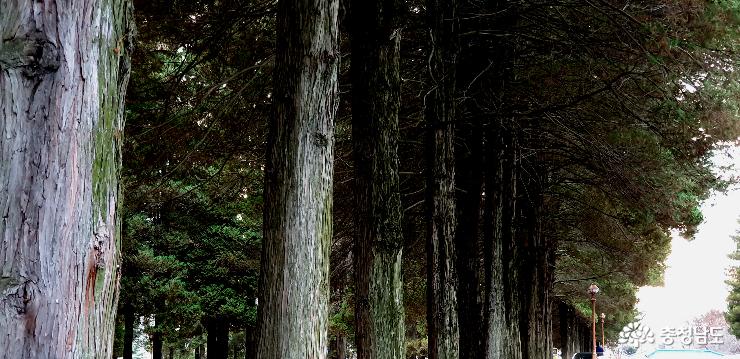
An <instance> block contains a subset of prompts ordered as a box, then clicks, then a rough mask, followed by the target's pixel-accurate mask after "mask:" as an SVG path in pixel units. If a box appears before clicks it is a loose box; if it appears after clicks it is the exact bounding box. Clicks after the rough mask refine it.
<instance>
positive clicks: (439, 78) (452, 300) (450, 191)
mask: <svg viewBox="0 0 740 359" xmlns="http://www.w3.org/2000/svg"><path fill="white" fill-rule="evenodd" d="M456 8H457V2H456V1H455V0H428V1H427V11H428V13H429V14H428V15H429V23H430V28H431V46H432V48H431V51H430V53H431V57H430V68H429V72H430V77H431V80H432V84H433V88H432V90H431V92H430V94H429V95H428V96H427V98H426V118H427V126H428V129H427V132H428V140H427V163H428V164H427V167H428V173H427V181H428V185H427V195H428V200H427V207H428V208H427V211H428V213H427V215H428V219H427V223H428V224H427V225H428V229H427V276H428V280H427V316H428V318H427V327H428V338H429V357H430V358H432V359H447V358H458V356H459V345H460V344H459V338H460V333H459V325H458V317H457V274H456V270H455V267H456V263H455V261H456V257H455V227H456V220H455V211H456V208H455V146H454V137H455V126H454V123H455V116H456V113H455V89H456V71H455V66H456V61H457V54H458V45H457V31H456V28H457V19H456Z"/></svg>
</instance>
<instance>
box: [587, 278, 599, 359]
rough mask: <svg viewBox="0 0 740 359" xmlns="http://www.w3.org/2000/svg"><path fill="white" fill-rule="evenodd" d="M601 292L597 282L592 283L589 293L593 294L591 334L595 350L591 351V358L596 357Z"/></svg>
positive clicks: (594, 358)
mask: <svg viewBox="0 0 740 359" xmlns="http://www.w3.org/2000/svg"><path fill="white" fill-rule="evenodd" d="M598 292H599V287H598V286H597V285H596V283H591V285H590V286H589V287H588V293H589V294H591V336H592V339H593V351H592V352H591V358H592V359H597V358H596V293H598Z"/></svg>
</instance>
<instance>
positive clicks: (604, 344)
mask: <svg viewBox="0 0 740 359" xmlns="http://www.w3.org/2000/svg"><path fill="white" fill-rule="evenodd" d="M604 320H606V314H604V313H601V347H602V348H604V350H606V338H604Z"/></svg>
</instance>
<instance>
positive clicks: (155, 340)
mask: <svg viewBox="0 0 740 359" xmlns="http://www.w3.org/2000/svg"><path fill="white" fill-rule="evenodd" d="M152 359H162V334H161V333H159V331H157V332H155V333H154V334H153V335H152Z"/></svg>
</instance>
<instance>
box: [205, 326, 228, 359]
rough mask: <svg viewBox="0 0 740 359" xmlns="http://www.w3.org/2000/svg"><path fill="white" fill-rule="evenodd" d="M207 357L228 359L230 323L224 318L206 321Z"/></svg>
mask: <svg viewBox="0 0 740 359" xmlns="http://www.w3.org/2000/svg"><path fill="white" fill-rule="evenodd" d="M206 343H207V345H206V353H207V354H206V357H207V358H208V359H228V356H229V323H228V321H226V320H225V319H223V318H211V319H208V320H207V321H206Z"/></svg>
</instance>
